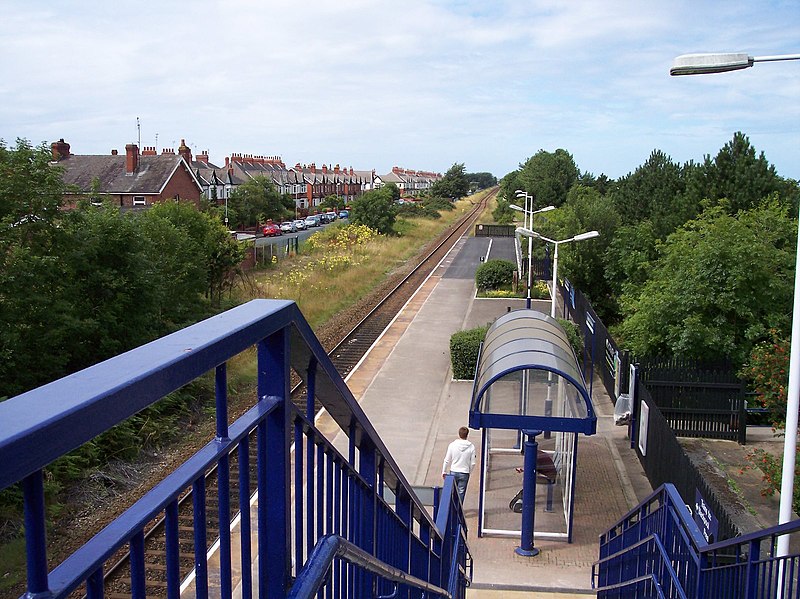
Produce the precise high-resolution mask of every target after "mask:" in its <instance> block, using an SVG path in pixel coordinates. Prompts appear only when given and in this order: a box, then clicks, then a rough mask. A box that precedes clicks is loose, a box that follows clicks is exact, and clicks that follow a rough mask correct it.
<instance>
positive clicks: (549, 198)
mask: <svg viewBox="0 0 800 599" xmlns="http://www.w3.org/2000/svg"><path fill="white" fill-rule="evenodd" d="M578 174H579V173H578V167H577V166H576V165H575V161H574V160H573V158H572V155H571V154H570V153H569V152H567V151H566V150H562V149H558V150H556V151H555V152H546V151H544V150H539V151H538V152H537V153H536V154H534V155H533V156H531V157H530V158H528V160H526V161H525V163H524V164H522V165H520V173H519V182H520V183H522V187H521V189H523V190H524V191H527V192H528V193H529V194H531V195H532V196H533V201H534V207H536V208H543V207H545V206H549V205H553V206H555V207H558V206H561V204H563V203H564V202H565V201H566V200H567V193H568V192H569V190H570V189H571V188H572V186H573V185H574V184H575V183H576V182H577V181H578Z"/></svg>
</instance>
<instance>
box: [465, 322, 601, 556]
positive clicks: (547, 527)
mask: <svg viewBox="0 0 800 599" xmlns="http://www.w3.org/2000/svg"><path fill="white" fill-rule="evenodd" d="M469 424H470V426H471V427H472V428H474V429H482V430H483V435H482V448H481V452H482V458H483V459H482V472H481V495H480V513H479V517H478V534H479V535H481V536H482V535H483V534H499V535H505V536H510V535H514V536H516V535H519V534H520V530H519V516H516V519H515V520H512V518H510V517H509V514H508V513H507V512H508V511H509V510H510V511H514V510H512V506H511V503H509V505H508V508H507V509H506V506H505V504H506V503H508V499H510V498H504V497H503V492H505V494H508V493H509V491H508V488H509V486H511V489H513V488H514V486H513V485H520V484H521V481H520V479H521V478H522V477H520V476H519V474H517V475H516V476H517V478H516V479H515V478H514V474H513V473H514V472H520V468H519V466H520V465H521V464H522V461H521V457H520V456H521V454H522V449H523V446H524V445H527V444H528V443H523V437H524V436H525V435H528V437H529V439H528V442H530V441H532V440H533V437H531V432H533V431H537V434H538V432H540V431H545V434H544V436H543V437H544V438H543V440H541V446H539V444H538V443H537V444H536V445H535V447H536V451H537V452H538V459H537V463H538V465H537V468H536V471H537V475H536V476H535V478H536V479H538V480H539V481H540V483H546V485H545V484H540V487H542V488H541V489H540V491H541V493H540V494H542V495H543V494H544V492H545V491H546V505H547V507H546V509H545V510H544V511H545V512H553V509H552V505H553V503H554V499H555V500H557V501H558V503H561V504H562V506H563V508H564V509H563V519H562V518H561V517H560V516H559V518H558V521H557V522H556V521H555V518H554V517H549V520H551V521H552V522H549V521H548V516H545V517H542V518H538V517H537V518H538V521H537V525H539V526H540V529H537V530H534V535H536V536H544V537H551V538H566V539H567V540H568V541H569V540H571V538H572V512H573V506H572V504H573V499H574V481H575V470H576V466H577V447H578V443H577V441H578V435H579V434H580V433H583V434H584V435H593V434H595V432H596V431H597V417H596V416H595V412H594V408H593V406H592V400H591V396H590V394H589V392H588V390H587V388H586V384H585V381H584V378H583V372H582V370H581V368H580V365H579V362H578V359H577V357H576V356H575V352H574V351H573V349H572V345H571V344H570V342H569V339H568V337H567V334H566V332H565V331H564V329H563V328H562V327H561V325H560V324H559V323H558V321H557V320H555V319H554V318H551V317H550V316H548V315H546V314H543V313H542V312H538V311H535V310H527V309H526V310H516V311H513V312H508V313H507V314H504V315H503V316H501V317H500V318H498V319H497V320H496V321H495V322H494V323H493V324H492V325H491V327H490V328H489V330H488V332H487V333H486V338H485V340H484V342H483V344H482V346H481V350H480V354H479V357H478V364H477V367H476V372H475V383H474V385H473V389H472V401H471V403H470V413H469ZM553 433H554V434H553ZM534 436H535V435H534ZM545 475H546V476H545ZM501 487H503V488H505V491H501V490H500V488H501ZM493 493H496V496H493V495H492V494H493ZM497 505H500V507H499V508H496V506H497ZM487 515H488V520H490V521H487ZM491 520H493V521H491ZM487 524H488V525H487ZM512 528H514V529H513V530H512Z"/></svg>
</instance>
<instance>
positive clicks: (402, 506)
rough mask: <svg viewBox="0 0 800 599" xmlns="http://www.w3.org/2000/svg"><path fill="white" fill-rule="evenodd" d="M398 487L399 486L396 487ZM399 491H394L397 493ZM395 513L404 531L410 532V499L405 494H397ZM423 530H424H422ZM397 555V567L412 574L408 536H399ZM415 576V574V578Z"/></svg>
mask: <svg viewBox="0 0 800 599" xmlns="http://www.w3.org/2000/svg"><path fill="white" fill-rule="evenodd" d="M398 487H399V485H398ZM399 490H400V489H399V488H398V489H396V491H399ZM394 509H395V512H396V513H397V517H398V518H399V519H400V521H401V522H402V523H403V525H404V526H405V527H406V530H408V531H410V530H411V529H412V523H411V497H410V496H409V495H406V494H405V493H398V494H397V497H396V499H395V507H394ZM423 530H424V529H423ZM422 532H423V531H422V530H421V531H420V536H422ZM397 545H398V547H397V555H398V557H399V559H400V561H399V562H398V564H397V566H398V567H399V568H401V569H403V570H405V571H407V572H412V573H413V571H412V570H410V567H411V555H410V551H411V546H410V539H409V535H408V534H404V535H401V538H400V539H398V543H397ZM416 575H417V574H415V576H416Z"/></svg>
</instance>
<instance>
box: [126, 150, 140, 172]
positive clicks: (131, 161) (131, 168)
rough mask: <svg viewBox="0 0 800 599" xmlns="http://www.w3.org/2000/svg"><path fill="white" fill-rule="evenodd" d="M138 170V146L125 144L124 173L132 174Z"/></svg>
mask: <svg viewBox="0 0 800 599" xmlns="http://www.w3.org/2000/svg"><path fill="white" fill-rule="evenodd" d="M137 170H139V146H137V145H136V144H127V145H126V146H125V174H126V175H132V174H133V173H135V172H136V171H137Z"/></svg>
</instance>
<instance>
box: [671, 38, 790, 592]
mask: <svg viewBox="0 0 800 599" xmlns="http://www.w3.org/2000/svg"><path fill="white" fill-rule="evenodd" d="M782 60H800V54H782V55H778V56H756V57H754V56H748V55H747V54H744V53H730V52H729V53H718V54H683V55H681V56H678V57H677V58H676V59H675V60H674V61H673V63H672V68H670V70H669V74H670V75H704V74H707V73H725V72H727V71H737V70H739V69H746V68H748V67H752V66H753V65H754V64H755V63H757V62H775V61H782ZM798 266H800V235H799V236H798V239H797V257H796V262H795V277H794V306H793V308H792V340H791V350H790V352H789V389H788V395H787V398H786V437H785V438H784V442H783V470H782V472H781V501H780V509H779V513H778V524H784V523H786V522H789V521H791V519H792V497H793V496H794V469H795V460H796V447H797V420H798V410H799V409H800V276H799V275H800V273H798V271H797V268H798ZM776 553H777V555H779V556H784V555H788V554H789V536H788V535H782V536H780V537H778V546H777V552H776ZM780 577H781V579H782V578H783V573H782V571H781V573H780Z"/></svg>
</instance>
